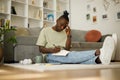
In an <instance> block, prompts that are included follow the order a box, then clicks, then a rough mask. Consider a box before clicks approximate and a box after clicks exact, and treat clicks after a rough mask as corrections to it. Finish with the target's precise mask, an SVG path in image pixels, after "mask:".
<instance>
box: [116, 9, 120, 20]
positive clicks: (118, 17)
mask: <svg viewBox="0 0 120 80" xmlns="http://www.w3.org/2000/svg"><path fill="white" fill-rule="evenodd" d="M116 19H117V21H120V11H119V12H117V14H116Z"/></svg>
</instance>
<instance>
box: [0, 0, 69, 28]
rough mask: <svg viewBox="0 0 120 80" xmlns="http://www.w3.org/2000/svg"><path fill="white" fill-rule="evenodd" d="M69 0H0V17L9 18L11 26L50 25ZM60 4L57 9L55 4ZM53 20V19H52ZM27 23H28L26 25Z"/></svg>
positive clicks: (31, 26)
mask: <svg viewBox="0 0 120 80" xmlns="http://www.w3.org/2000/svg"><path fill="white" fill-rule="evenodd" d="M68 1H69V0H0V18H4V19H10V20H11V25H12V26H23V27H26V28H27V27H28V26H29V27H30V28H34V27H43V26H44V23H45V24H47V25H49V26H52V25H54V24H55V22H56V19H57V17H58V16H60V15H61V14H62V13H63V11H64V10H66V9H67V8H66V7H67V6H68ZM58 4H59V5H60V6H62V7H60V9H58V8H57V7H59V6H57V5H58ZM53 20H54V21H53ZM28 24H29V25H28Z"/></svg>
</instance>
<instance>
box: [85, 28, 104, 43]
mask: <svg viewBox="0 0 120 80" xmlns="http://www.w3.org/2000/svg"><path fill="white" fill-rule="evenodd" d="M101 36H102V35H101V32H100V31H98V30H90V31H88V32H87V33H86V35H85V40H86V41H87V42H97V41H99V40H100V38H101Z"/></svg>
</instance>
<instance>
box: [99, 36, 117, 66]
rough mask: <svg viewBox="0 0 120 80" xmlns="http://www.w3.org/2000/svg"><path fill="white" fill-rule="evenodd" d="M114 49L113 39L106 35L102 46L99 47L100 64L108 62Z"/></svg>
mask: <svg viewBox="0 0 120 80" xmlns="http://www.w3.org/2000/svg"><path fill="white" fill-rule="evenodd" d="M114 49H115V42H114V39H113V38H112V37H110V36H107V37H106V38H105V40H104V43H103V47H102V48H101V49H100V52H101V53H100V60H101V63H102V64H110V62H111V58H112V54H113V52H114Z"/></svg>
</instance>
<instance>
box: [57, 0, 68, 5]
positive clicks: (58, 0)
mask: <svg viewBox="0 0 120 80" xmlns="http://www.w3.org/2000/svg"><path fill="white" fill-rule="evenodd" d="M57 2H59V3H62V4H68V2H67V0H57Z"/></svg>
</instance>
